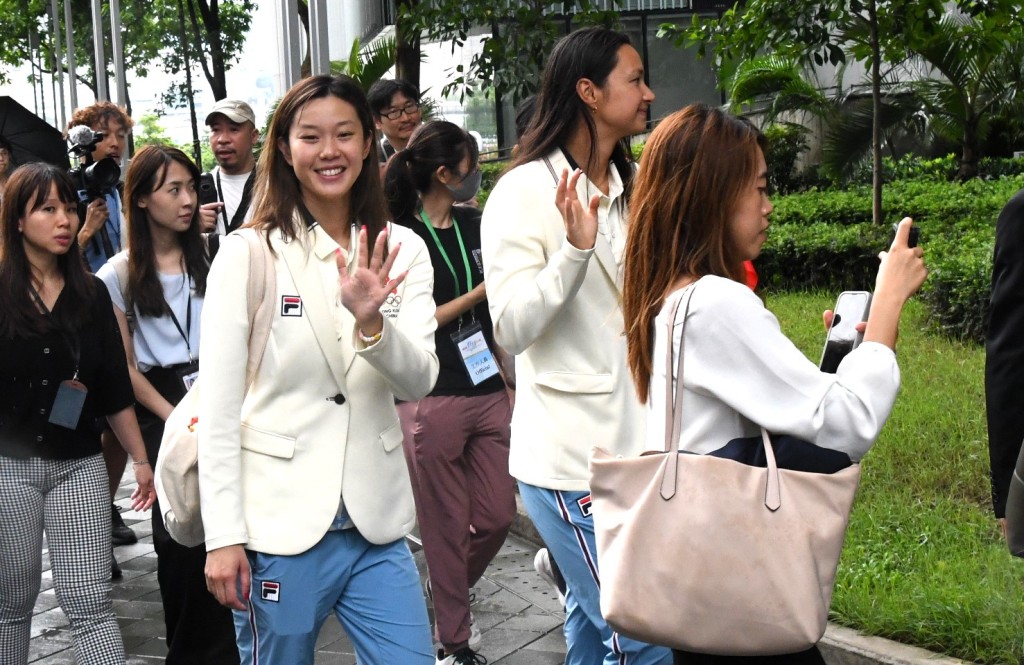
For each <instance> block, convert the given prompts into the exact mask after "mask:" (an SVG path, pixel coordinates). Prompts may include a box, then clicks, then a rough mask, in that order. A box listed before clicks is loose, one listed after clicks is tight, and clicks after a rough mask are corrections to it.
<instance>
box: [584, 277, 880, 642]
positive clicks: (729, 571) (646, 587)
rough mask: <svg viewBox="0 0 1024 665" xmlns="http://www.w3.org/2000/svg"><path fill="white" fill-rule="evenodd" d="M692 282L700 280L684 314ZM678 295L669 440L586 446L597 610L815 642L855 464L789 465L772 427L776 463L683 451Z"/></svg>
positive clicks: (615, 616)
mask: <svg viewBox="0 0 1024 665" xmlns="http://www.w3.org/2000/svg"><path fill="white" fill-rule="evenodd" d="M694 286H695V285H694ZM692 295H693V288H692V287H691V289H690V293H689V294H688V295H686V296H684V298H685V300H686V307H685V309H684V313H683V317H684V318H683V325H684V327H685V322H686V320H685V317H686V313H687V312H688V310H689V301H690V297H692ZM682 299H683V298H679V299H677V300H676V302H675V304H674V306H673V309H672V312H671V316H669V328H668V340H669V343H668V354H667V356H668V359H667V364H666V372H665V373H666V377H667V381H666V386H667V390H666V393H665V394H666V407H665V409H666V414H665V422H666V427H665V433H666V435H665V448H664V450H663V451H660V452H651V453H646V454H645V455H643V456H641V457H636V458H617V457H613V456H611V455H609V454H608V453H606V452H605V451H603V450H600V449H596V448H595V449H594V450H593V452H592V454H591V458H590V473H591V479H590V490H591V497H592V500H593V506H594V527H595V531H596V539H597V551H598V555H597V558H598V564H599V566H600V571H601V612H602V614H604V617H605V619H606V620H607V621H608V623H609V624H610V625H611V626H612V627H613V628H615V629H616V630H617V631H619V632H621V633H622V634H624V635H627V636H629V637H632V638H635V639H638V640H642V641H644V642H650V643H653V644H661V645H665V646H669V647H673V648H676V649H683V650H686V651H692V652H697V653H707V654H716V655H724V656H753V655H778V654H788V653H795V652H798V651H803V650H806V649H808V648H810V647H811V646H812V645H814V644H815V643H816V642H817V641H818V640H819V639H820V638H821V636H822V635H823V634H824V632H825V626H826V622H827V620H828V610H829V604H830V602H831V600H832V587H833V584H834V582H835V574H836V566H837V565H838V561H839V553H840V550H841V549H842V546H843V538H844V536H845V533H846V525H847V521H848V519H849V514H850V508H851V506H852V504H853V499H854V495H855V494H856V491H857V483H858V480H859V478H860V467H859V466H858V465H856V464H853V465H851V466H849V467H847V468H845V469H842V470H840V471H838V472H835V473H831V474H819V473H808V472H801V471H791V470H788V469H780V468H778V465H777V464H776V461H775V456H774V453H773V450H772V443H771V440H770V438H769V436H768V433H767V432H766V431H764V430H763V429H762V430H761V443H762V445H763V446H764V452H765V455H766V458H767V468H762V467H756V466H748V465H746V464H743V463H740V462H737V461H734V460H731V459H723V458H721V457H713V456H709V455H694V454H688V453H680V452H678V451H677V450H676V448H675V445H676V442H677V441H678V440H679V431H680V423H681V412H682V408H681V407H682V403H681V401H682V376H683V353H682V349H681V348H680V352H679V359H678V370H677V373H676V375H677V376H678V377H679V378H678V385H679V386H680V389H679V391H678V392H677V393H676V394H675V396H674V398H673V399H672V400H671V401H669V398H668V396H670V395H673V386H672V372H671V370H670V368H671V367H672V356H673V350H672V346H673V344H672V342H671V340H672V326H673V324H674V320H675V316H676V311H677V309H678V307H679V302H680V300H682ZM725 443H726V442H724V441H723V442H721V445H724V444H725ZM808 445H810V444H808Z"/></svg>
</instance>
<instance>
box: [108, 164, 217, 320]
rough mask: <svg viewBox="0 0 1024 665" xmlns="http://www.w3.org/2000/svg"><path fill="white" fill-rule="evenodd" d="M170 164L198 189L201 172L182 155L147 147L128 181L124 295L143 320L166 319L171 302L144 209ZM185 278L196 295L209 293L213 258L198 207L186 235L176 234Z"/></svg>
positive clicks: (129, 172)
mask: <svg viewBox="0 0 1024 665" xmlns="http://www.w3.org/2000/svg"><path fill="white" fill-rule="evenodd" d="M172 162H177V163H178V164H181V165H182V166H184V167H185V169H186V170H187V171H188V173H189V175H190V176H192V182H193V184H195V185H198V184H199V169H198V168H196V165H195V164H194V163H193V162H192V160H191V159H189V158H188V155H186V154H185V153H184V152H182V151H181V150H179V149H177V148H171V147H169V146H163V145H148V146H146V147H144V148H143V149H142V150H140V151H139V152H137V153H136V154H135V157H134V158H133V159H132V163H131V166H129V167H128V173H127V174H126V175H125V179H124V215H125V220H126V222H127V227H128V284H127V286H126V290H127V291H128V292H129V293H131V298H132V300H133V301H134V303H135V305H136V306H137V307H138V308H139V313H140V314H142V315H143V316H151V317H160V316H163V315H164V314H165V313H167V311H168V308H167V301H166V300H165V299H164V290H163V287H162V286H161V285H160V277H159V275H157V269H156V254H155V253H154V251H153V231H152V229H151V228H150V220H149V212H148V211H147V209H146V208H143V207H142V206H141V205H140V202H141V200H142V197H144V196H147V195H149V194H152V193H153V192H155V191H156V190H158V189H160V188H161V187H163V184H164V180H166V178H167V169H168V168H169V167H170V165H171V163H172ZM178 242H180V243H181V254H182V258H183V259H184V261H185V273H186V275H187V276H189V277H191V278H192V279H193V281H194V282H195V289H196V293H197V294H199V295H204V294H205V293H206V276H207V275H208V274H209V272H210V258H209V254H208V252H207V248H206V241H205V240H203V235H202V229H201V228H200V221H199V206H198V204H197V205H196V207H195V209H194V210H193V211H192V222H191V223H190V224H189V226H188V229H186V230H185V231H182V232H180V233H178Z"/></svg>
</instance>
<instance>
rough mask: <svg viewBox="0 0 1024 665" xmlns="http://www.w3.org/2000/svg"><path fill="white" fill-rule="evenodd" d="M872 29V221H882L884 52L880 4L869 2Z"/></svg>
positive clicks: (876, 222) (879, 222) (877, 223)
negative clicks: (879, 16)
mask: <svg viewBox="0 0 1024 665" xmlns="http://www.w3.org/2000/svg"><path fill="white" fill-rule="evenodd" d="M868 24H869V25H870V29H871V221H872V223H874V224H875V225H876V226H877V225H880V224H881V223H882V73H881V69H882V67H881V65H882V62H881V61H882V52H881V47H880V46H879V44H878V6H877V3H876V0H869V2H868Z"/></svg>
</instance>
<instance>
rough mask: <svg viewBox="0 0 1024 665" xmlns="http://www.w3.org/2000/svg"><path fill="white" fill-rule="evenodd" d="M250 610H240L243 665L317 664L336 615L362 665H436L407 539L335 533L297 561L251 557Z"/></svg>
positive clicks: (256, 554) (237, 625) (250, 554)
mask: <svg viewBox="0 0 1024 665" xmlns="http://www.w3.org/2000/svg"><path fill="white" fill-rule="evenodd" d="M247 554H248V557H249V565H250V567H251V569H252V587H251V591H250V595H249V610H247V611H239V610H235V611H234V617H235V632H236V634H237V636H238V651H239V653H240V654H241V657H242V665H312V664H313V653H314V648H315V644H316V639H317V635H318V634H319V633H320V627H321V626H322V625H323V623H324V621H325V620H326V619H327V616H328V614H330V613H331V612H332V611H333V612H334V613H335V614H336V615H337V617H338V620H339V621H340V622H341V625H342V628H344V629H345V633H346V634H347V635H348V637H349V639H350V640H351V641H352V644H353V646H354V647H355V651H356V656H357V658H358V662H359V664H360V665H393V664H394V663H403V665H433V662H434V657H433V654H432V648H433V646H432V643H431V638H430V625H429V622H428V619H427V606H426V602H425V601H424V599H423V591H422V589H421V588H420V578H419V573H418V572H417V571H416V564H415V562H414V561H413V558H412V554H410V552H409V548H408V546H407V545H406V544H405V541H404V540H396V541H395V542H393V543H389V544H386V545H374V544H373V543H371V542H369V541H368V540H366V539H365V538H363V536H362V535H360V533H359V532H358V531H357V530H356V529H345V530H342V531H328V532H327V533H326V534H325V535H324V537H323V538H322V539H321V540H320V542H319V543H317V544H316V545H314V546H313V547H312V548H311V549H309V550H307V551H305V552H303V553H301V554H296V555H294V556H283V555H273V554H262V553H259V552H251V551H249V552H247Z"/></svg>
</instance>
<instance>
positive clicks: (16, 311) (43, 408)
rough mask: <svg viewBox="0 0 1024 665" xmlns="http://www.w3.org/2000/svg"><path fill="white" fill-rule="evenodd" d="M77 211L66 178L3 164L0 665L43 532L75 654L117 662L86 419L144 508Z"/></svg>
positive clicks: (105, 538) (148, 499)
mask: <svg viewBox="0 0 1024 665" xmlns="http://www.w3.org/2000/svg"><path fill="white" fill-rule="evenodd" d="M77 206H78V196H77V194H76V192H75V187H74V185H73V184H72V182H71V180H70V178H69V177H68V176H67V174H66V173H65V172H64V171H62V170H61V169H59V168H57V167H55V166H51V165H48V164H28V165H25V166H22V167H21V168H19V169H17V170H16V171H15V172H14V173H13V174H12V175H11V178H10V180H9V181H8V183H7V188H6V190H5V195H4V200H3V204H2V205H0V233H2V236H0V238H2V240H0V404H2V405H3V407H2V408H3V414H2V415H0V660H2V661H3V662H4V663H12V664H13V665H19V664H21V663H26V662H28V649H29V630H30V625H31V620H32V608H33V607H34V605H35V601H36V596H37V595H38V594H39V585H40V580H41V575H42V569H41V559H40V556H39V553H40V552H41V551H42V544H43V543H42V541H43V531H44V530H45V532H46V541H47V544H48V546H49V553H50V564H51V568H52V572H53V583H54V587H55V589H56V592H57V600H58V602H59V603H60V606H61V609H63V610H64V613H65V614H66V615H67V617H68V621H69V622H70V623H71V635H72V644H73V646H74V650H75V657H76V658H77V660H78V661H79V662H83V663H90V664H92V663H98V664H107V663H111V664H122V663H124V646H123V644H122V641H121V633H120V631H119V630H118V627H117V621H116V619H115V617H114V612H113V609H112V605H111V601H110V581H109V580H110V556H111V555H110V508H109V503H110V498H109V495H108V493H107V476H106V471H105V467H104V465H103V458H102V456H101V454H100V434H99V431H97V429H96V426H95V423H96V419H97V418H98V417H104V416H105V417H106V419H107V421H108V422H109V423H110V426H111V428H112V429H113V430H114V432H115V433H116V434H117V437H118V440H119V441H121V442H122V445H124V447H125V449H126V450H127V452H128V453H129V454H130V455H131V457H132V460H133V463H134V469H135V478H136V480H137V481H138V487H137V489H136V490H135V492H134V493H133V494H132V507H133V508H135V509H136V510H145V509H147V508H149V506H150V505H151V504H152V503H153V500H154V499H155V493H154V491H153V471H152V469H151V468H150V465H149V460H148V459H147V458H146V451H145V448H144V446H143V443H142V437H141V436H140V434H139V427H138V424H137V422H136V420H135V412H134V411H133V409H132V405H133V403H134V397H133V395H132V386H131V381H130V379H129V378H128V369H127V367H126V362H125V354H124V347H123V345H122V344H121V336H120V334H119V332H118V329H117V321H116V320H115V318H114V312H113V310H112V308H111V304H110V298H109V296H108V295H107V291H106V289H104V288H103V286H102V284H101V283H100V282H99V280H97V279H96V278H95V277H93V276H91V275H89V274H88V273H87V272H86V268H85V263H84V261H83V260H82V255H81V251H80V250H79V248H78V242H77V233H78V223H79V222H78V212H77Z"/></svg>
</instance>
